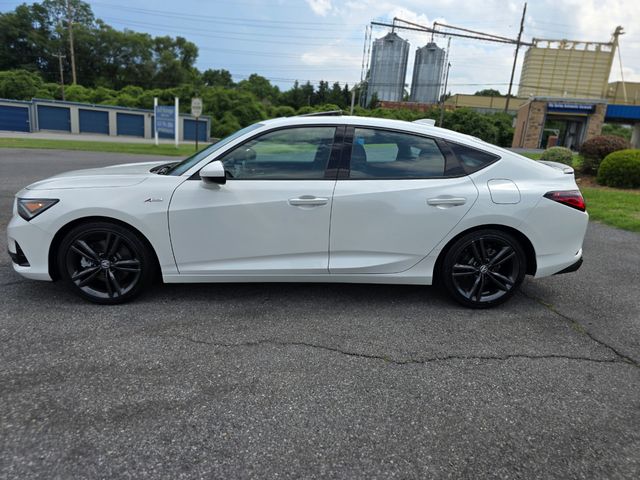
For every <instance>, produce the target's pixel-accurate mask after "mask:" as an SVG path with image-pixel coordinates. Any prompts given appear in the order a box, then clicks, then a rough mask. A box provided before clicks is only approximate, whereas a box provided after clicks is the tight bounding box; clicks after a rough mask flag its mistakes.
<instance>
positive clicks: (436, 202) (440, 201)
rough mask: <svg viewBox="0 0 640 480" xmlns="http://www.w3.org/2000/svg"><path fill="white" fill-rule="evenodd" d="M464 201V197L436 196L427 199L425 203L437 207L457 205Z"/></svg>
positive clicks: (465, 200) (465, 201)
mask: <svg viewBox="0 0 640 480" xmlns="http://www.w3.org/2000/svg"><path fill="white" fill-rule="evenodd" d="M465 203H467V199H466V198H464V197H436V198H430V199H428V200H427V204H429V205H431V206H432V207H437V208H449V207H457V206H458V205H464V204H465Z"/></svg>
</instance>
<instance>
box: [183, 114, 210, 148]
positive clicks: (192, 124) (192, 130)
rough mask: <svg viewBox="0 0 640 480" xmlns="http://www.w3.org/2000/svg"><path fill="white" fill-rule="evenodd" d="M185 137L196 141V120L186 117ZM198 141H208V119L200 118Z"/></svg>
mask: <svg viewBox="0 0 640 480" xmlns="http://www.w3.org/2000/svg"><path fill="white" fill-rule="evenodd" d="M184 139H185V140H192V141H195V139H196V121H195V120H189V119H186V118H185V119H184ZM198 141H200V142H206V141H207V121H206V120H198Z"/></svg>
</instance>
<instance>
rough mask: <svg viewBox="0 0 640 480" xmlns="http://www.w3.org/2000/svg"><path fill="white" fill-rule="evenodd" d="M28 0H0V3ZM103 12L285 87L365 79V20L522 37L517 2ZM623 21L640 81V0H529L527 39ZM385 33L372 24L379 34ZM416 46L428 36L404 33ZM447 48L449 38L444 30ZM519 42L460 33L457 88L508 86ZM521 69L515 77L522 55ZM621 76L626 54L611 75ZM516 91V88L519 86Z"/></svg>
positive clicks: (267, 2)
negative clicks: (469, 37) (468, 37)
mask: <svg viewBox="0 0 640 480" xmlns="http://www.w3.org/2000/svg"><path fill="white" fill-rule="evenodd" d="M19 3H22V2H16V1H7V0H0V10H2V11H6V10H12V9H13V8H14V7H15V6H16V5H17V4H19ZM88 3H90V4H91V6H92V8H93V11H94V13H95V14H96V16H97V17H99V18H102V19H103V20H105V21H106V22H107V23H109V24H110V25H112V26H114V27H116V28H119V29H124V28H128V29H132V30H136V31H144V32H148V33H151V34H153V35H172V36H176V35H181V36H184V37H186V38H188V39H189V40H191V41H193V42H194V43H196V44H197V45H198V47H199V52H200V54H199V58H198V63H197V66H198V68H200V69H201V70H206V69H208V68H224V69H227V70H229V71H230V72H231V73H232V74H233V76H234V78H235V79H236V80H240V79H242V78H246V76H248V75H249V74H251V73H254V72H255V73H259V74H260V75H263V76H265V77H267V78H269V79H270V80H272V81H273V82H274V83H276V84H278V85H279V86H280V87H281V88H283V89H287V88H289V87H290V86H291V85H292V84H293V81H294V80H296V79H298V80H300V81H301V82H305V81H306V80H311V81H312V82H314V83H316V82H317V81H318V80H321V79H322V80H328V81H330V82H334V81H338V82H341V83H345V82H348V83H349V84H353V83H354V82H357V81H359V80H360V73H361V65H362V50H363V43H364V32H365V26H366V25H368V24H369V22H370V21H371V20H380V21H385V20H387V21H390V20H391V19H393V17H394V16H397V17H401V18H404V19H406V20H411V21H415V22H418V23H421V24H425V25H429V24H431V23H432V22H433V21H434V20H437V21H440V22H443V23H450V24H452V25H456V26H461V27H466V28H470V29H474V30H481V31H485V32H489V33H493V34H498V35H502V36H507V37H512V38H515V37H516V35H517V32H518V27H519V22H520V16H521V12H522V6H523V3H524V2H522V1H512V0H481V1H475V0H474V1H471V0H466V1H465V0H430V1H426V0H398V1H386V0H347V1H337V0H237V1H236V0H206V1H205V0H199V1H198V0H179V1H176V0H172V1H166V0H135V1H125V0H104V1H102V0H101V1H89V2H88ZM617 25H622V26H623V27H624V28H625V31H626V32H627V33H626V35H624V36H622V37H621V53H622V62H623V68H624V77H625V80H627V81H640V0H598V1H597V0H534V1H529V4H528V9H527V16H526V22H525V31H524V39H525V40H530V39H531V38H532V37H536V38H552V39H561V38H567V39H571V40H584V41H596V42H598V41H600V42H605V41H609V39H610V38H611V33H612V32H613V30H614V29H615V27H616V26H617ZM385 33H386V30H385V29H384V28H376V29H374V31H373V34H374V38H379V37H381V36H383V35H384V34H385ZM400 35H401V36H402V37H404V38H406V39H408V40H409V41H410V43H411V54H410V56H409V73H408V75H407V82H410V79H411V76H410V73H411V70H412V64H413V52H414V51H415V49H416V48H417V47H420V46H423V45H424V44H425V43H427V42H428V41H429V37H428V36H427V35H423V34H410V33H404V32H401V33H400ZM436 42H437V43H438V44H439V45H441V46H444V45H446V39H443V38H439V39H438V38H437V39H436ZM513 53H514V47H512V46H508V45H505V46H503V45H498V44H492V43H487V42H477V41H472V40H464V39H453V40H452V43H451V50H450V62H451V64H452V67H451V74H450V80H449V84H450V87H449V90H450V91H452V92H454V93H473V92H475V91H476V90H479V89H482V88H497V89H499V90H501V91H502V92H503V93H505V92H506V89H507V84H508V82H509V75H510V71H511V63H512V61H513ZM522 54H523V51H522V50H521V54H520V57H519V58H520V62H518V63H519V64H518V68H517V70H516V84H517V80H518V78H519V75H520V67H521V63H522V62H521V60H522V57H523V55H522ZM619 79H620V68H619V64H618V59H617V58H616V61H615V63H614V67H613V71H612V73H611V81H614V80H619ZM514 90H515V91H517V88H515V89H514Z"/></svg>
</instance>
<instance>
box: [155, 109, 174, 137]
mask: <svg viewBox="0 0 640 480" xmlns="http://www.w3.org/2000/svg"><path fill="white" fill-rule="evenodd" d="M175 126H176V119H175V107H169V106H163V105H158V106H157V107H156V130H157V131H158V132H161V133H166V134H168V135H174V133H175Z"/></svg>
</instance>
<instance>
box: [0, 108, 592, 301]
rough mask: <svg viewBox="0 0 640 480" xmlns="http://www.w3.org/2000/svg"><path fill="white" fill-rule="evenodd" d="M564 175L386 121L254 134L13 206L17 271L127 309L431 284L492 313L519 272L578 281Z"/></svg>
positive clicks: (575, 235) (39, 188)
mask: <svg viewBox="0 0 640 480" xmlns="http://www.w3.org/2000/svg"><path fill="white" fill-rule="evenodd" d="M587 221H588V215H587V213H586V212H585V204H584V201H583V198H582V196H581V194H580V191H579V190H578V188H577V186H576V183H575V179H574V175H573V170H572V169H571V168H570V167H566V166H564V165H560V164H552V163H550V162H546V163H545V162H536V161H533V160H530V159H527V158H524V157H522V156H520V155H517V154H515V153H513V152H510V151H507V150H504V149H501V148H498V147H495V146H493V145H490V144H488V143H485V142H483V141H481V140H478V139H476V138H472V137H469V136H467V135H462V134H459V133H455V132H452V131H449V130H444V129H440V128H435V127H433V126H432V125H431V123H430V122H423V121H418V122H414V123H409V122H402V121H394V120H386V119H379V118H361V117H347V116H335V115H314V116H302V117H291V118H279V119H275V120H269V121H264V122H260V123H257V124H254V125H251V126H249V127H247V128H244V129H242V130H240V131H238V132H236V133H234V134H233V135H231V136H229V137H227V138H225V139H223V140H221V141H219V142H217V143H216V144H214V145H211V146H210V147H208V148H206V149H204V150H202V151H200V152H198V153H196V154H195V155H193V156H192V157H190V158H187V159H186V160H184V161H182V162H179V163H171V164H166V163H165V164H162V163H158V162H155V163H136V164H128V165H120V166H114V167H106V168H95V169H89V170H79V171H74V172H69V173H65V174H62V175H57V176H54V177H51V178H49V179H47V180H43V181H40V182H36V183H34V184H32V185H30V186H28V187H26V188H25V189H24V190H22V191H20V192H19V193H18V194H17V195H16V201H15V204H14V209H13V218H12V220H11V222H10V224H9V227H8V239H9V253H10V255H11V258H12V260H13V266H14V268H15V270H16V271H17V272H18V273H20V274H22V275H24V276H25V277H27V278H31V279H37V280H56V279H61V280H62V281H64V282H66V283H67V284H68V285H69V286H70V287H71V288H72V289H73V290H74V291H76V292H77V293H78V294H80V295H81V296H82V297H84V298H86V299H88V300H91V301H94V302H97V303H106V304H113V303H120V302H124V301H126V300H129V299H131V298H133V297H134V296H136V295H137V294H139V293H140V292H141V291H142V290H143V289H144V287H146V286H147V285H149V283H150V281H151V280H152V279H153V278H154V276H156V275H161V276H162V279H163V280H164V282H166V283H184V282H359V283H360V282H361V283H396V284H422V285H430V284H432V283H433V282H434V281H439V282H440V283H441V284H442V285H444V286H445V288H446V289H447V291H448V292H449V293H450V294H451V296H452V297H453V298H454V299H455V300H457V301H458V302H460V303H462V304H464V305H467V306H470V307H488V306H493V305H496V304H499V303H501V302H503V301H505V300H506V299H507V298H509V297H510V296H511V295H513V293H514V292H515V290H516V289H517V287H518V286H519V284H520V283H521V282H522V279H523V277H524V275H525V274H530V275H533V276H534V277H544V276H548V275H553V274H556V273H564V272H570V271H574V270H576V269H577V268H578V267H579V266H580V264H581V262H582V241H583V238H584V235H585V231H586V228H587Z"/></svg>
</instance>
